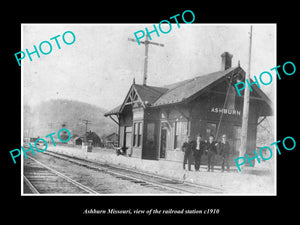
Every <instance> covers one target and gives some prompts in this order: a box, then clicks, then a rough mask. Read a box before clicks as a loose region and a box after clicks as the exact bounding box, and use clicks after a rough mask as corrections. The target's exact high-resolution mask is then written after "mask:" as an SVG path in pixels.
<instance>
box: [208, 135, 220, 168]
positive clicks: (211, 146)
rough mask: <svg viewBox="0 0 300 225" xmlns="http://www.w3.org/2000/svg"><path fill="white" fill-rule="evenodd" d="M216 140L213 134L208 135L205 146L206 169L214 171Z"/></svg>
mask: <svg viewBox="0 0 300 225" xmlns="http://www.w3.org/2000/svg"><path fill="white" fill-rule="evenodd" d="M217 145H218V144H217V142H215V141H214V136H213V135H210V136H209V140H208V143H207V146H206V152H207V161H208V162H207V171H208V172H209V171H210V170H211V172H214V163H215V155H216V154H217Z"/></svg>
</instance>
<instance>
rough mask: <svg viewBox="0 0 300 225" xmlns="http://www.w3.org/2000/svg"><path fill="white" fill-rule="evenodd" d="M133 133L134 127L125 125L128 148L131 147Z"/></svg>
mask: <svg viewBox="0 0 300 225" xmlns="http://www.w3.org/2000/svg"><path fill="white" fill-rule="evenodd" d="M131 135H132V127H125V132H124V146H125V147H126V148H127V149H129V148H131Z"/></svg>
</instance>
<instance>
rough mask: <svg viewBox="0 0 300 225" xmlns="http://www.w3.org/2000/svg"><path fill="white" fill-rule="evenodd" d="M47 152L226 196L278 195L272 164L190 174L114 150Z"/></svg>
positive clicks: (204, 169) (53, 148) (171, 163)
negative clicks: (217, 190)
mask: <svg viewBox="0 0 300 225" xmlns="http://www.w3.org/2000/svg"><path fill="white" fill-rule="evenodd" d="M47 151H53V152H57V153H61V154H65V155H69V156H74V157H78V158H83V159H86V160H90V161H94V162H101V163H106V164H113V165H117V166H122V167H125V168H128V169H135V170H139V171H142V172H146V173H153V174H156V175H160V176H165V177H169V178H174V179H180V180H183V181H184V182H189V183H196V184H201V185H206V186H211V187H216V188H220V189H223V190H224V192H225V194H227V195H276V177H275V173H274V171H273V170H272V169H270V168H271V167H272V166H271V167H270V165H269V166H266V164H267V163H270V162H264V165H262V164H259V165H258V166H256V167H244V168H243V169H242V172H238V170H237V168H236V167H231V169H230V171H229V172H226V171H225V172H221V167H220V166H218V165H217V166H215V169H214V172H207V166H206V165H204V166H202V165H201V167H200V171H194V166H193V165H192V171H187V170H183V166H182V163H181V162H176V161H167V160H145V159H139V158H133V157H129V156H123V155H119V156H117V155H116V152H115V150H114V149H105V148H93V149H92V152H87V151H84V150H83V149H81V148H79V147H71V146H68V145H65V146H60V145H57V146H51V145H49V146H48V149H47ZM41 154H42V153H41ZM186 168H187V166H186Z"/></svg>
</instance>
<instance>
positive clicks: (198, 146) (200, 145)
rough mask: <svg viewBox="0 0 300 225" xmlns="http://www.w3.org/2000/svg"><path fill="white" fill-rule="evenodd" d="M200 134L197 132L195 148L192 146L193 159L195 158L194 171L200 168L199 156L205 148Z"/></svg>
mask: <svg viewBox="0 0 300 225" xmlns="http://www.w3.org/2000/svg"><path fill="white" fill-rule="evenodd" d="M201 139H202V137H201V134H197V138H196V141H195V145H196V146H195V148H194V159H195V171H199V170H200V162H201V156H202V154H203V152H204V149H205V142H204V141H202V140H201Z"/></svg>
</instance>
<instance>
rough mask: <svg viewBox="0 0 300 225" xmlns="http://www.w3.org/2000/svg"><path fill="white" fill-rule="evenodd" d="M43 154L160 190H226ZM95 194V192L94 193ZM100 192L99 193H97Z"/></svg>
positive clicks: (195, 191) (202, 191) (77, 159)
mask: <svg viewBox="0 0 300 225" xmlns="http://www.w3.org/2000/svg"><path fill="white" fill-rule="evenodd" d="M43 154H47V155H50V156H52V157H56V158H59V159H63V160H66V161H68V162H71V163H74V164H77V165H80V166H83V167H86V168H88V169H92V170H96V171H99V172H103V173H107V174H110V175H112V176H114V177H116V178H120V179H123V180H128V181H131V182H134V183H136V184H140V185H142V186H147V187H151V188H154V189H158V190H165V191H167V193H174V194H202V193H205V194H218V193H223V192H224V191H223V190H221V189H218V188H215V187H209V186H206V185H199V184H192V183H187V182H183V181H182V180H177V179H172V178H167V177H162V176H159V175H154V174H150V173H145V172H141V171H137V170H133V169H128V168H123V167H118V166H115V165H108V164H104V163H100V162H91V161H89V160H85V159H81V158H78V157H74V156H67V155H64V154H61V153H54V152H49V151H48V152H44V153H43ZM93 194H94V193H93ZM97 194H98V193H97Z"/></svg>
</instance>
